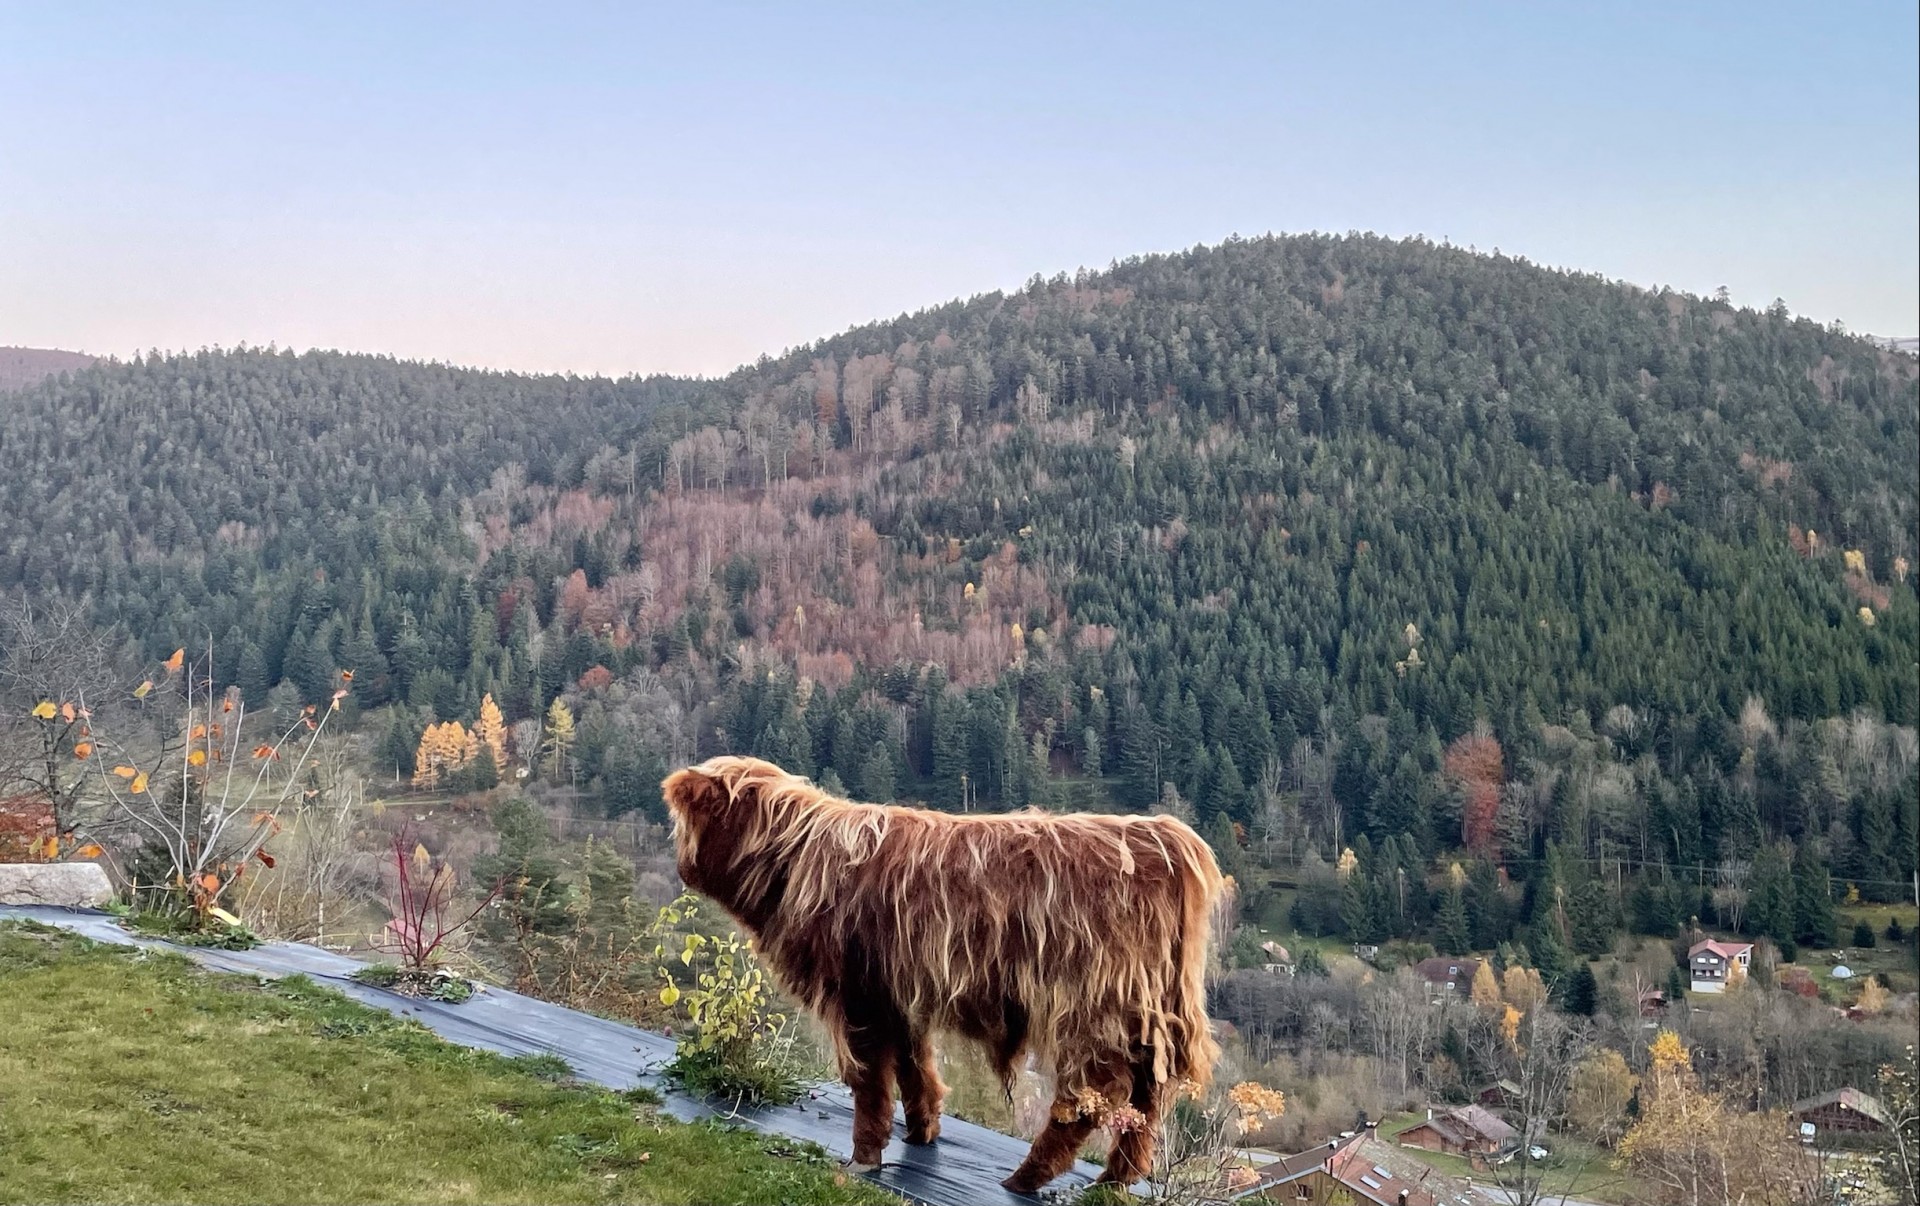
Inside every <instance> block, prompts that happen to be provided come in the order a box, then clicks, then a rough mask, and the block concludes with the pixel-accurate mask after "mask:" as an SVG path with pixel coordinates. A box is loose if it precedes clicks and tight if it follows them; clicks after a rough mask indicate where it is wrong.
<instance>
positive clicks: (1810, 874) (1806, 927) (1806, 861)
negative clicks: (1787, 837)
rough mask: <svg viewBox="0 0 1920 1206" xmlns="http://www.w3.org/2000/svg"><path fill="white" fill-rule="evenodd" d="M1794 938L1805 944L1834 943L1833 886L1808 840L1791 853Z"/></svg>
mask: <svg viewBox="0 0 1920 1206" xmlns="http://www.w3.org/2000/svg"><path fill="white" fill-rule="evenodd" d="M1793 937H1794V939H1795V940H1796V941H1798V942H1799V943H1801V944H1803V945H1806V946H1813V947H1827V946H1832V945H1833V939H1834V920H1833V886H1832V883H1831V881H1830V880H1829V879H1828V877H1827V865H1826V863H1824V862H1822V861H1821V859H1820V857H1819V855H1817V854H1816V853H1814V849H1813V842H1812V841H1810V840H1809V841H1804V842H1801V843H1800V845H1799V847H1798V848H1797V849H1796V850H1795V851H1794V856H1793Z"/></svg>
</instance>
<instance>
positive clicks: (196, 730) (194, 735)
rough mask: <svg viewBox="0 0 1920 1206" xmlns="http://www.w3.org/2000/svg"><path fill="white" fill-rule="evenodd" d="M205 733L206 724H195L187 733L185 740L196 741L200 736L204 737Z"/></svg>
mask: <svg viewBox="0 0 1920 1206" xmlns="http://www.w3.org/2000/svg"><path fill="white" fill-rule="evenodd" d="M206 735H207V726H206V725H204V724H196V725H194V726H193V731H192V732H190V733H188V734H187V740H188V741H198V740H200V739H201V738H202V737H205V736H206Z"/></svg>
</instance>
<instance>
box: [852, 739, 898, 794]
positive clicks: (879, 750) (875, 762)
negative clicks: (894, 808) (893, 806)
mask: <svg viewBox="0 0 1920 1206" xmlns="http://www.w3.org/2000/svg"><path fill="white" fill-rule="evenodd" d="M893 779H894V775H893V755H892V754H890V753H888V752H887V747H886V743H884V742H875V743H874V745H873V748H872V749H871V750H870V751H869V752H868V753H867V757H866V761H864V762H863V763H861V766H860V795H861V798H862V799H865V800H870V801H872V802H873V803H875V804H885V803H888V802H889V801H891V800H892V799H893V797H894V786H893Z"/></svg>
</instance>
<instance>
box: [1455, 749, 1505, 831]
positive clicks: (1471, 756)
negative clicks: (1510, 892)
mask: <svg viewBox="0 0 1920 1206" xmlns="http://www.w3.org/2000/svg"><path fill="white" fill-rule="evenodd" d="M1446 770H1447V774H1448V775H1449V776H1451V777H1452V779H1453V781H1454V783H1455V784H1457V785H1458V786H1459V788H1460V794H1461V798H1462V800H1461V818H1460V827H1461V834H1460V836H1461V840H1462V841H1464V842H1465V843H1466V845H1467V848H1468V849H1470V850H1473V851H1475V852H1477V853H1479V854H1483V855H1485V856H1487V857H1488V858H1498V857H1499V854H1500V850H1499V832H1498V822H1499V819H1500V788H1501V786H1502V784H1504V783H1505V781H1506V755H1505V753H1504V752H1503V751H1502V750H1501V748H1500V743H1499V742H1498V741H1497V740H1495V739H1494V736H1493V733H1492V732H1491V731H1490V730H1488V729H1487V728H1486V727H1485V726H1483V725H1476V726H1475V727H1474V729H1473V731H1472V732H1470V733H1467V734H1465V735H1464V736H1461V737H1460V738H1458V739H1456V740H1455V741H1454V743H1453V744H1452V745H1450V746H1448V747H1447V756H1446Z"/></svg>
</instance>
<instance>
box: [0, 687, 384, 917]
mask: <svg viewBox="0 0 1920 1206" xmlns="http://www.w3.org/2000/svg"><path fill="white" fill-rule="evenodd" d="M213 666H214V656H213V654H212V652H211V651H209V653H208V654H207V655H206V657H205V659H204V660H203V661H201V662H198V663H194V664H191V665H190V664H188V663H187V661H186V651H185V650H184V649H176V650H175V651H174V652H173V655H172V656H171V657H169V658H167V659H166V660H165V661H164V662H163V663H162V664H161V665H160V666H159V667H158V669H157V670H156V671H155V672H154V674H153V675H152V677H150V678H148V679H146V680H145V681H143V682H141V683H140V685H139V686H137V687H135V688H134V689H133V691H132V692H131V695H132V700H131V701H129V702H130V705H131V706H129V707H128V708H127V709H125V710H124V712H123V713H122V717H121V719H120V721H118V722H117V723H116V725H115V726H114V728H113V729H112V730H111V731H110V730H108V728H107V727H106V726H105V725H103V724H102V723H101V722H99V721H98V720H97V718H96V717H95V715H94V714H93V712H92V710H91V709H88V708H85V707H80V706H76V705H75V704H74V703H73V702H72V701H55V700H42V701H41V702H40V703H39V704H37V705H35V707H34V709H33V712H32V715H33V717H34V718H35V719H36V720H37V721H39V722H40V723H42V724H47V725H55V724H59V725H66V726H69V727H70V728H71V730H72V740H71V743H70V744H69V745H68V747H67V752H68V756H69V757H70V758H71V760H72V761H73V763H74V764H76V765H77V766H80V767H82V768H83V774H82V787H81V789H80V792H79V793H78V796H77V798H79V799H80V800H81V801H82V803H81V805H80V807H81V809H82V810H83V811H84V812H85V813H86V814H87V817H86V818H85V820H84V822H82V823H84V824H85V826H86V828H87V829H88V831H90V832H92V833H94V834H96V835H97V840H96V841H95V842H90V843H87V844H86V845H83V846H82V848H81V852H82V853H86V852H88V851H91V852H92V853H95V854H98V853H101V852H102V847H101V845H100V844H99V843H101V842H106V843H109V844H111V845H112V846H114V847H117V848H118V851H119V854H120V856H121V857H120V861H121V863H122V865H123V866H128V867H131V868H133V871H132V874H133V875H134V877H135V878H136V880H138V879H139V877H140V876H142V875H143V874H145V875H149V876H153V877H154V878H155V879H157V880H158V882H157V883H156V882H153V880H152V879H150V880H149V881H148V886H152V887H156V888H158V889H159V892H160V895H159V897H158V902H159V903H162V904H163V905H182V906H187V907H190V908H191V910H192V912H193V913H194V914H195V916H196V917H197V918H199V919H201V920H204V919H206V918H208V917H217V918H219V919H221V920H224V921H228V922H234V921H236V920H237V919H236V918H235V917H234V916H233V915H232V914H231V913H228V912H227V911H226V910H225V909H223V908H222V907H221V902H222V901H223V899H225V897H226V896H227V893H228V892H229V891H230V890H231V889H232V888H233V887H234V885H235V884H236V883H238V882H239V881H240V879H241V877H242V876H244V875H245V874H246V871H247V868H248V867H249V866H250V865H252V864H255V863H258V864H260V865H263V866H266V867H272V866H273V865H274V858H273V855H272V854H270V853H269V852H268V851H267V843H268V841H269V840H270V839H272V838H273V837H274V835H276V834H277V833H279V831H280V821H279V812H280V809H281V808H282V807H283V806H285V805H287V804H288V803H289V802H290V801H291V800H293V799H294V798H295V796H296V795H298V794H299V793H300V792H301V790H302V784H303V783H304V782H305V778H304V776H303V772H304V771H306V770H308V769H309V768H310V767H311V765H312V760H313V755H314V750H315V746H316V744H317V743H318V741H319V739H320V737H321V734H322V731H323V729H324V728H325V727H326V724H327V721H328V719H329V718H331V717H332V716H333V715H334V714H335V713H336V712H338V710H339V708H340V701H341V700H343V699H345V698H346V697H347V694H348V691H349V689H350V684H351V682H352V674H351V672H342V673H341V674H340V676H339V679H338V680H337V681H338V683H339V685H338V687H337V688H336V689H335V691H334V693H333V695H332V698H331V699H330V700H329V701H328V702H327V704H326V706H325V707H324V708H322V707H320V706H318V705H314V704H308V705H306V706H305V707H304V708H302V709H300V710H299V712H298V713H297V714H296V715H295V717H294V718H293V720H292V723H291V724H289V725H287V726H286V727H285V729H284V731H281V732H280V733H278V735H277V736H276V735H273V734H268V735H267V739H266V740H264V741H257V742H256V741H254V740H253V739H252V738H250V737H249V736H248V732H249V729H248V721H249V719H250V716H249V713H248V710H247V705H246V700H245V698H244V697H243V695H242V693H241V692H240V691H239V689H238V688H235V687H227V688H225V689H224V690H222V689H219V688H217V687H216V686H215V680H214V678H213V677H212V670H213ZM142 720H144V721H145V722H146V723H145V727H144V730H143V729H142V728H141V726H140V725H139V724H138V723H137V722H138V721H142ZM121 725H124V726H125V727H124V730H123V729H122V728H121ZM276 780H277V782H276ZM135 886H136V888H137V887H140V886H141V885H140V884H139V883H138V882H136V885H135Z"/></svg>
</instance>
